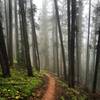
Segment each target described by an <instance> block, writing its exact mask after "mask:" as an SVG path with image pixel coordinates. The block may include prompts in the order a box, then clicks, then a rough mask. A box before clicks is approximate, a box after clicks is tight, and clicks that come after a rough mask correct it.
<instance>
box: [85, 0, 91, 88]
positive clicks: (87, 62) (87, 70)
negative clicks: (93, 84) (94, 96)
mask: <svg viewBox="0 0 100 100" xmlns="http://www.w3.org/2000/svg"><path fill="white" fill-rule="evenodd" d="M90 21H91V0H89V20H88V40H87V56H86V57H87V58H86V59H87V60H86V80H85V86H86V88H87V84H88V76H89V59H90V54H89V41H90Z"/></svg>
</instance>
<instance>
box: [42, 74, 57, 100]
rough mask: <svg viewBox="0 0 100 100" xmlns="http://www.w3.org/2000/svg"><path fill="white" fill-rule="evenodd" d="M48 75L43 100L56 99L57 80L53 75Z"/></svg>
mask: <svg viewBox="0 0 100 100" xmlns="http://www.w3.org/2000/svg"><path fill="white" fill-rule="evenodd" d="M47 76H48V86H47V90H46V93H45V94H44V96H43V98H42V100H55V92H56V91H55V87H56V86H55V85H56V81H55V79H54V78H53V77H52V76H51V75H47Z"/></svg>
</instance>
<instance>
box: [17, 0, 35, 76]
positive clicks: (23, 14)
mask: <svg viewBox="0 0 100 100" xmlns="http://www.w3.org/2000/svg"><path fill="white" fill-rule="evenodd" d="M19 8H20V15H21V20H22V30H23V32H22V36H23V42H24V50H25V65H26V67H27V71H28V76H32V75H33V73H32V66H31V61H30V53H29V43H28V34H27V27H26V26H27V23H26V12H25V5H24V0H19Z"/></svg>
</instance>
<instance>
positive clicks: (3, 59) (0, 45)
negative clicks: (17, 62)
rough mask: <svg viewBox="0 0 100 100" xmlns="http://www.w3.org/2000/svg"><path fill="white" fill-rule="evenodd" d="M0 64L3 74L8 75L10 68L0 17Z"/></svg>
mask: <svg viewBox="0 0 100 100" xmlns="http://www.w3.org/2000/svg"><path fill="white" fill-rule="evenodd" d="M0 64H1V68H2V73H3V76H4V77H9V76H10V70H9V67H8V56H7V51H6V46H5V40H4V35H3V28H2V23H1V19H0Z"/></svg>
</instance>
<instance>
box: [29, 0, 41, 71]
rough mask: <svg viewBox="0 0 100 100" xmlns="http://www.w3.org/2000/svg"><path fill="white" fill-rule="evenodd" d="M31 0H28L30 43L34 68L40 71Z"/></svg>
mask: <svg viewBox="0 0 100 100" xmlns="http://www.w3.org/2000/svg"><path fill="white" fill-rule="evenodd" d="M32 4H33V3H32V0H30V6H31V27H32V44H33V62H34V66H35V68H36V70H38V71H40V58H39V51H38V43H37V36H36V29H35V21H34V13H35V12H33V5H32Z"/></svg>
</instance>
